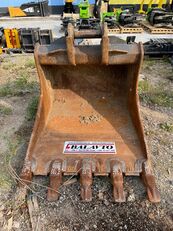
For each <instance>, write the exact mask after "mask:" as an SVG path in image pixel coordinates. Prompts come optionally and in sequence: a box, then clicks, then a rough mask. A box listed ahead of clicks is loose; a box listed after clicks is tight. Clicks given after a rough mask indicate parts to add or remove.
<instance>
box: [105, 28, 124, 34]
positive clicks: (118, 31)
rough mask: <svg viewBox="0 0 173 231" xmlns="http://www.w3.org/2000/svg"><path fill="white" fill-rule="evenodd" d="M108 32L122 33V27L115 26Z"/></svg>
mask: <svg viewBox="0 0 173 231" xmlns="http://www.w3.org/2000/svg"><path fill="white" fill-rule="evenodd" d="M108 33H110V34H120V33H121V32H120V28H119V27H116V28H113V29H110V28H109V29H108Z"/></svg>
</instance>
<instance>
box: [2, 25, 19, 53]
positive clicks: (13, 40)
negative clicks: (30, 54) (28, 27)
mask: <svg viewBox="0 0 173 231" xmlns="http://www.w3.org/2000/svg"><path fill="white" fill-rule="evenodd" d="M4 35H5V40H6V44H7V48H12V49H13V48H21V45H20V39H19V33H18V30H17V29H4Z"/></svg>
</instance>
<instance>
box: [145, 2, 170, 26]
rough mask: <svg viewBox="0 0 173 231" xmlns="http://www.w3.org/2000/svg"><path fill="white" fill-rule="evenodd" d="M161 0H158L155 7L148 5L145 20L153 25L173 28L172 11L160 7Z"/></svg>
mask: <svg viewBox="0 0 173 231" xmlns="http://www.w3.org/2000/svg"><path fill="white" fill-rule="evenodd" d="M162 6H163V0H160V1H159V3H158V6H157V7H152V4H150V5H149V6H148V10H147V20H148V22H149V23H150V24H151V25H152V26H154V27H167V28H171V29H173V12H169V11H168V10H167V9H165V8H162Z"/></svg>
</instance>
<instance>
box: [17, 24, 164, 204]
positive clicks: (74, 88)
mask: <svg viewBox="0 0 173 231" xmlns="http://www.w3.org/2000/svg"><path fill="white" fill-rule="evenodd" d="M81 35H82V36H84V35H83V34H82V31H81V32H80V34H79V33H76V32H75V31H74V30H73V27H72V25H70V24H69V26H68V31H67V36H66V37H62V38H60V39H57V40H56V41H55V42H54V43H53V44H51V45H44V46H43V45H41V46H40V45H39V46H37V47H36V49H35V60H36V66H37V71H38V75H39V80H40V86H41V94H40V102H39V107H38V111H37V115H36V120H35V125H34V129H33V132H32V135H31V139H30V143H29V147H28V150H27V154H26V158H25V163H24V167H23V169H22V172H21V179H22V180H23V181H25V182H31V181H32V176H33V175H48V174H49V177H50V186H49V189H48V194H47V199H48V200H49V201H54V200H56V199H58V196H59V194H58V189H59V187H60V185H61V184H62V177H63V175H80V185H81V198H82V200H84V201H90V200H91V199H92V177H93V176H109V177H111V180H112V184H113V198H114V201H116V202H124V201H125V194H124V190H123V176H124V175H127V176H142V179H143V180H144V183H145V185H146V188H147V194H148V197H149V200H150V201H151V202H159V201H160V196H159V192H158V190H157V188H156V184H155V179H154V175H153V173H152V168H151V164H150V157H149V152H148V149H147V146H146V142H145V138H144V131H143V127H142V123H141V119H140V114H139V99H138V93H137V84H138V75H139V70H140V66H141V62H142V59H143V49H142V45H141V44H126V43H114V42H113V41H111V40H110V39H109V37H108V34H107V27H106V25H105V26H104V28H103V30H102V32H101V43H100V44H99V45H75V41H76V40H75V38H76V37H78V36H79V37H80V36H81ZM87 37H89V34H87Z"/></svg>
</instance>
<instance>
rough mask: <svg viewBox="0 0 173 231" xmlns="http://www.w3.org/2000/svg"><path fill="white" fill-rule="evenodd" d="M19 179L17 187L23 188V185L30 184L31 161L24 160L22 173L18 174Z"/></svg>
mask: <svg viewBox="0 0 173 231" xmlns="http://www.w3.org/2000/svg"><path fill="white" fill-rule="evenodd" d="M20 179H21V181H20V182H19V186H23V185H24V184H27V185H28V184H30V183H31V181H32V171H31V161H29V160H26V161H25V162H24V165H23V168H22V171H21V173H20Z"/></svg>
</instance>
